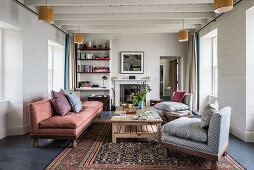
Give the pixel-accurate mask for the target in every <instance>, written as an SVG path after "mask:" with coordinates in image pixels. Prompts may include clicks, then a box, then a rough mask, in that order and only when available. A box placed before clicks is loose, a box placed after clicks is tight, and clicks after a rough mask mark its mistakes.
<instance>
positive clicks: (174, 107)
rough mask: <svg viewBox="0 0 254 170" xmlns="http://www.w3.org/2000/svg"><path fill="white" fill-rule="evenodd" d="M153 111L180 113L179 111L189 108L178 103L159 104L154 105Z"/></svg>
mask: <svg viewBox="0 0 254 170" xmlns="http://www.w3.org/2000/svg"><path fill="white" fill-rule="evenodd" d="M154 108H155V109H158V110H164V111H168V112H175V111H181V110H188V109H189V107H188V106H187V105H186V104H183V103H178V102H171V101H168V102H161V103H158V104H156V105H154Z"/></svg>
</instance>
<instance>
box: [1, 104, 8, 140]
mask: <svg viewBox="0 0 254 170" xmlns="http://www.w3.org/2000/svg"><path fill="white" fill-rule="evenodd" d="M7 122H8V101H6V100H2V101H0V139H2V138H4V137H5V136H7V134H8V133H7V126H8V123H7Z"/></svg>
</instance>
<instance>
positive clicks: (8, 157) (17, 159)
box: [0, 112, 254, 170]
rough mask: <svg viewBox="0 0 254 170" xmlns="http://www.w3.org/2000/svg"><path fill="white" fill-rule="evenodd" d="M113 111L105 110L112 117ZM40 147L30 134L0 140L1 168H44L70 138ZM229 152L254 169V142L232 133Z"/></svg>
mask: <svg viewBox="0 0 254 170" xmlns="http://www.w3.org/2000/svg"><path fill="white" fill-rule="evenodd" d="M111 115H112V112H104V113H103V116H104V117H110V116H111ZM39 142H40V147H39V148H33V147H32V140H31V139H30V137H29V134H26V135H22V136H9V137H6V138H4V139H1V140H0V170H2V169H3V170H29V169H31V170H32V169H33V170H34V169H36V170H40V169H44V168H46V167H47V165H48V164H49V163H50V162H51V161H52V160H53V159H54V158H55V157H56V156H57V155H58V154H59V153H60V152H61V151H62V150H64V148H65V147H67V146H68V145H69V144H70V142H71V141H69V140H40V141H39ZM228 154H229V155H231V156H232V157H233V158H234V159H235V160H236V161H237V162H239V163H240V164H241V165H242V166H244V167H245V168H247V169H250V170H251V169H254V143H245V142H243V141H241V140H239V139H238V138H236V137H235V136H233V135H230V142H229V147H228Z"/></svg>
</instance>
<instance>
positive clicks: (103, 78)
mask: <svg viewBox="0 0 254 170" xmlns="http://www.w3.org/2000/svg"><path fill="white" fill-rule="evenodd" d="M107 79H108V78H107V77H106V76H103V77H102V80H103V86H102V88H106V87H105V84H104V83H105V82H104V81H105V80H107Z"/></svg>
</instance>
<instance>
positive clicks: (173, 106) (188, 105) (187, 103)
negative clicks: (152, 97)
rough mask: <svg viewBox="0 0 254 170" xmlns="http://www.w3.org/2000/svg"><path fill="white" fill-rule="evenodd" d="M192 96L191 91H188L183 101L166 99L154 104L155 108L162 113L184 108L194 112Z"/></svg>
mask: <svg viewBox="0 0 254 170" xmlns="http://www.w3.org/2000/svg"><path fill="white" fill-rule="evenodd" d="M192 98H193V95H192V94H191V93H186V94H185V96H184V98H183V102H182V103H178V102H171V101H165V102H161V103H158V104H156V105H154V108H155V109H156V110H157V111H158V113H159V114H161V115H163V114H165V113H167V112H176V111H184V110H189V111H190V112H192Z"/></svg>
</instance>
